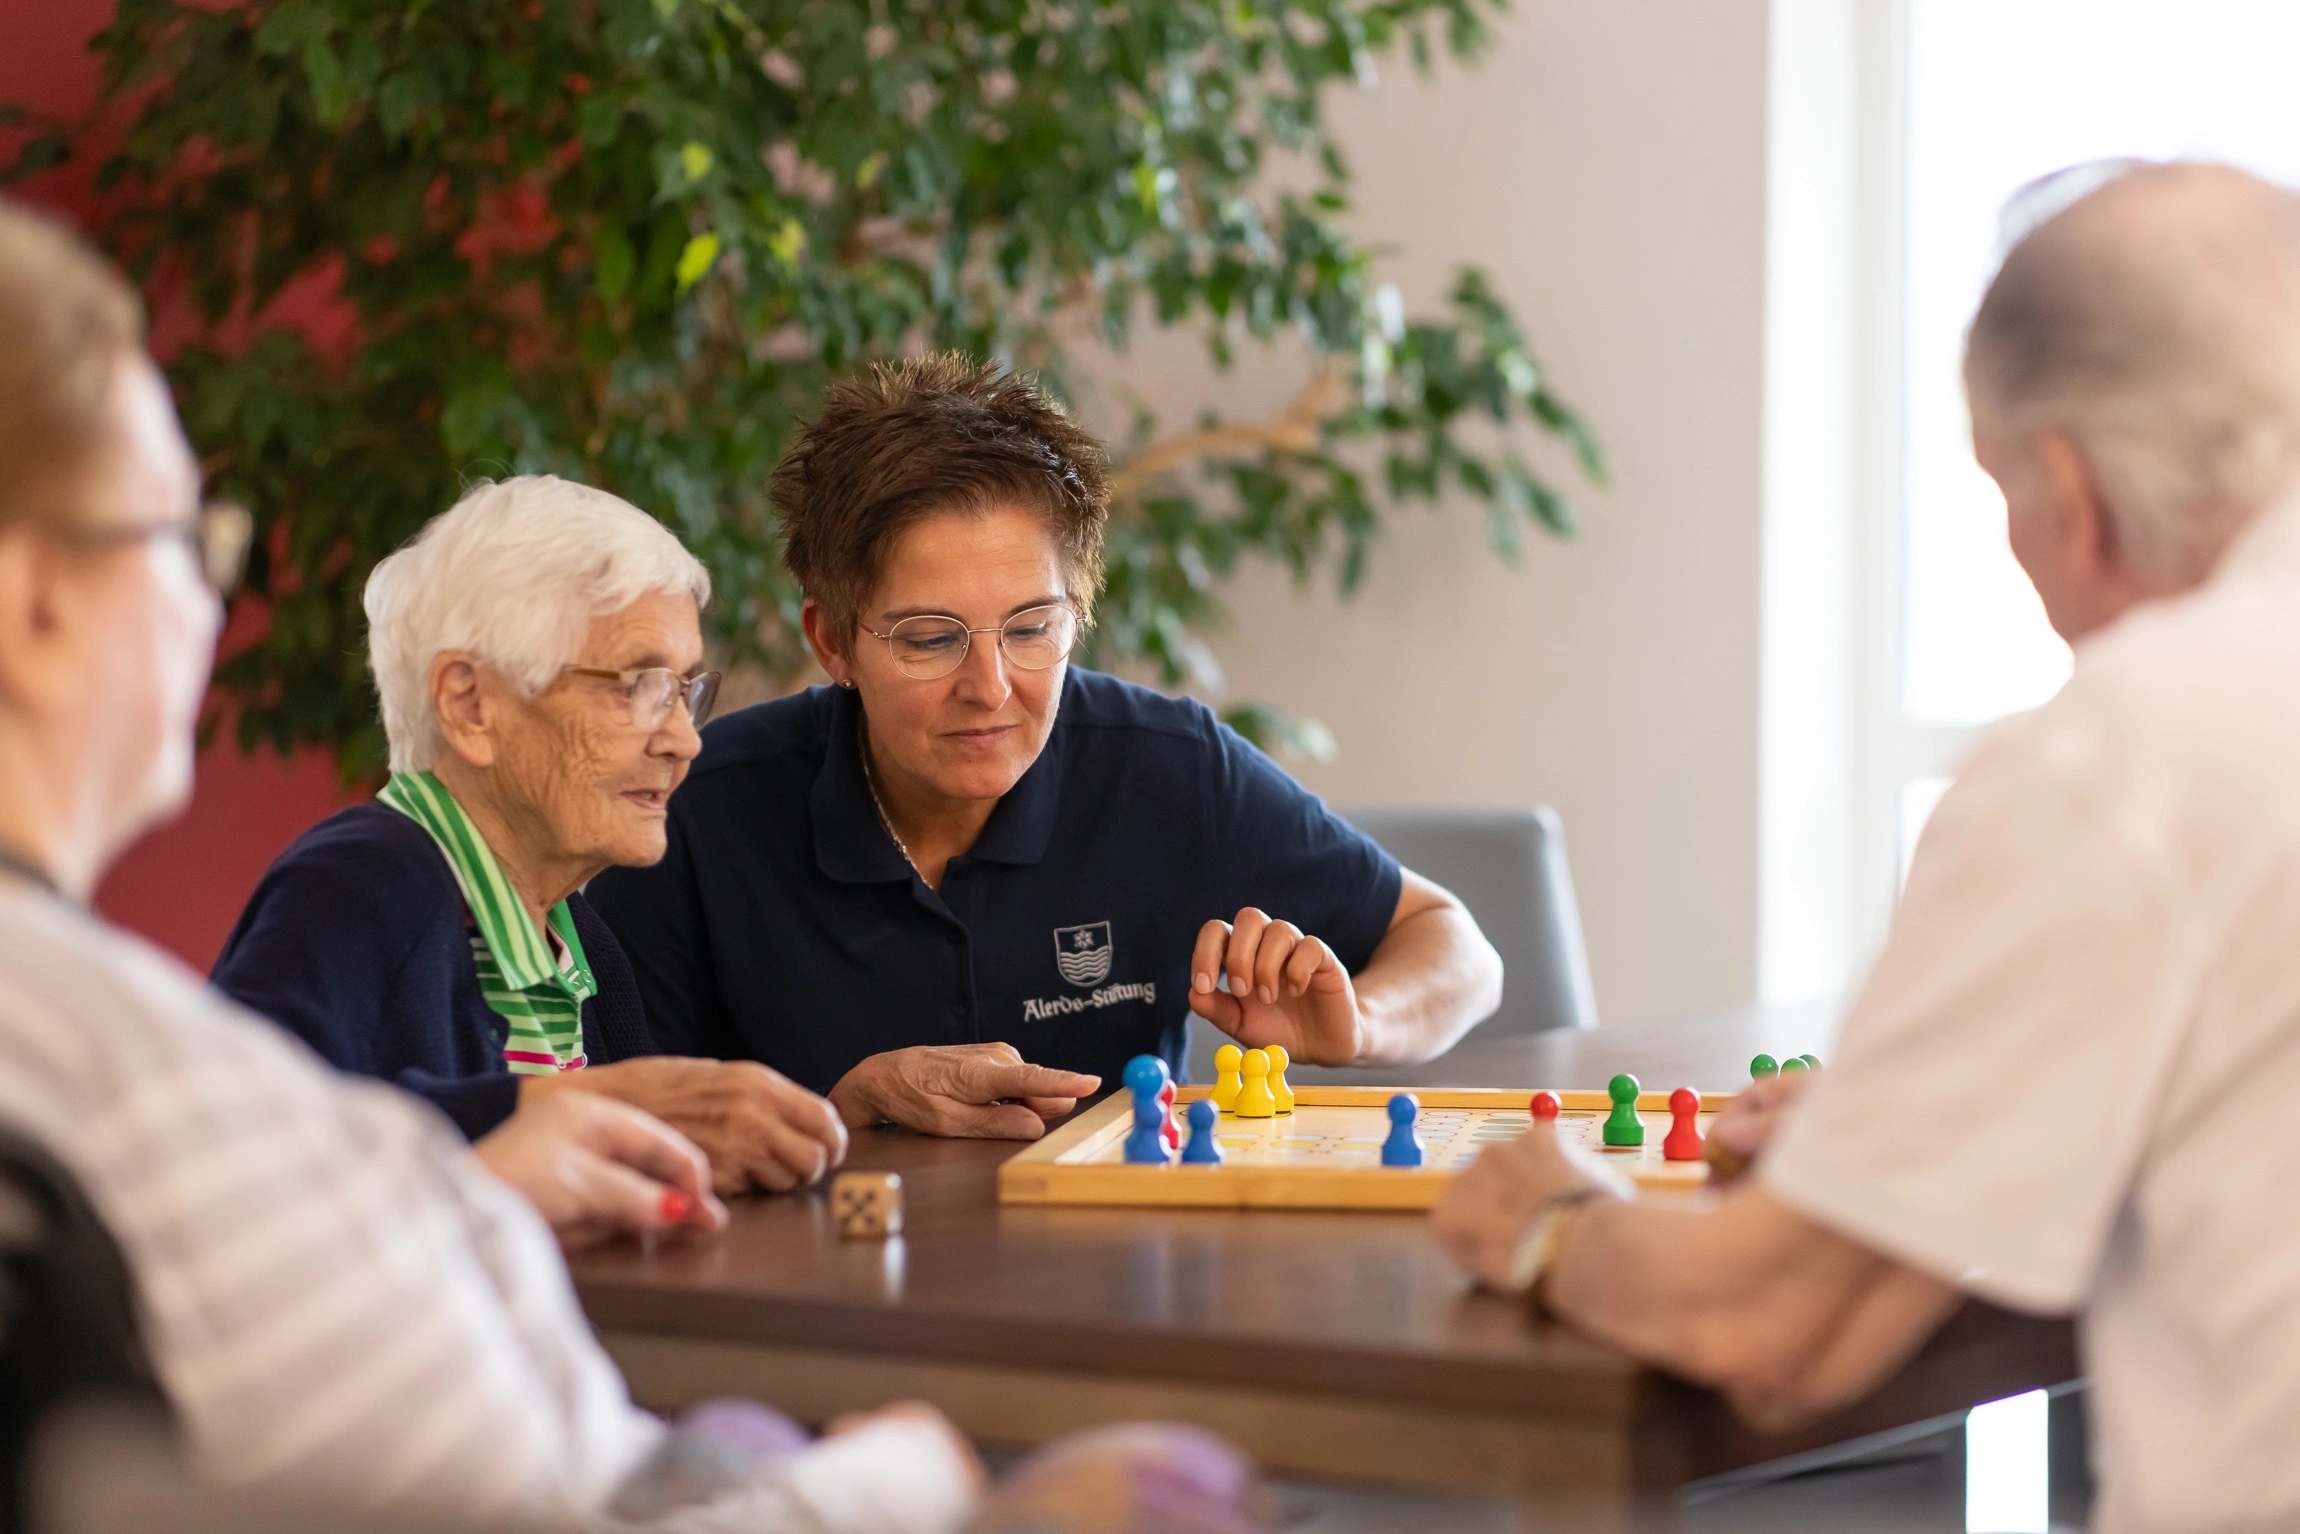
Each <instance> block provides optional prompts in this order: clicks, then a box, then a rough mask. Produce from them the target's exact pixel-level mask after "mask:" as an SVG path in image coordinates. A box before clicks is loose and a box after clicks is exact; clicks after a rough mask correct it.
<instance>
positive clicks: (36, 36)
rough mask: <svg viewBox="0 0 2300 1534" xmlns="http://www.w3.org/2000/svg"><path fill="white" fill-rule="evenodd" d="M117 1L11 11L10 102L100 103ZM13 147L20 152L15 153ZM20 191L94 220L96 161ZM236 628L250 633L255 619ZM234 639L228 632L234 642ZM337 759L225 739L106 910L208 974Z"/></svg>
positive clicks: (136, 854) (0, 73)
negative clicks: (101, 41) (90, 169)
mask: <svg viewBox="0 0 2300 1534" xmlns="http://www.w3.org/2000/svg"><path fill="white" fill-rule="evenodd" d="M113 3H114V0H30V3H22V4H8V5H6V6H0V101H6V102H14V103H17V104H19V105H22V106H27V107H30V108H33V109H34V110H36V111H43V112H65V113H77V112H81V111H84V110H86V109H87V108H88V107H89V106H91V105H92V104H93V103H94V101H95V97H96V81H97V71H96V64H95V61H94V59H93V58H91V57H90V56H89V54H88V52H87V42H88V38H89V37H90V35H91V34H93V33H94V32H95V31H96V30H97V29H98V28H100V27H102V26H103V25H104V24H105V23H106V22H107V21H109V20H110V19H111V16H112V7H113ZM10 152H13V151H12V146H10ZM16 195H19V196H22V197H24V198H25V199H26V200H28V201H33V202H38V203H42V204H44V205H46V206H48V207H50V208H52V209H55V210H56V211H58V212H61V213H63V214H65V215H66V216H68V217H71V218H72V219H74V220H75V221H76V222H80V223H83V224H84V223H85V222H86V215H87V212H88V209H89V206H90V190H89V182H88V173H87V170H86V168H85V167H84V166H79V167H67V168H66V169H65V170H64V171H62V172H60V173H57V174H55V175H51V176H45V177H42V178H40V180H39V181H37V182H34V183H30V184H27V185H26V186H24V187H21V188H18V189H17V192H16ZM233 630H234V631H235V632H236V633H238V634H244V633H245V632H246V625H245V623H244V622H242V623H235V624H234V625H233ZM233 638H234V635H233V634H227V635H226V637H225V643H227V644H229V643H231V642H232V640H233ZM345 802H346V801H345V800H344V799H343V797H342V796H341V794H340V793H339V792H338V790H337V788H336V783H335V770H334V766H333V763H332V762H331V761H330V760H329V759H328V758H327V757H326V756H325V755H324V754H319V753H312V754H307V755H304V756H301V757H299V758H297V759H296V760H295V761H293V762H283V761H280V760H279V759H278V758H276V757H272V756H268V755H267V756H259V757H253V758H245V757H242V756H240V754H239V753H238V751H237V750H236V749H235V748H233V747H232V746H230V745H229V744H221V745H218V746H216V747H215V748H213V749H211V750H209V751H207V752H206V753H204V754H203V755H202V756H201V758H200V768H199V786H198V789H197V791H196V792H195V793H194V795H193V799H192V806H191V809H190V810H189V811H187V812H186V813H185V815H184V816H183V818H182V819H180V820H178V821H176V822H175V823H174V824H173V825H169V826H164V827H162V828H160V829H159V830H157V831H154V832H153V833H152V834H151V835H149V836H147V837H145V838H144V839H143V840H142V841H140V842H138V843H137V844H136V845H135V846H134V847H132V848H130V849H129V850H128V853H127V855H126V856H125V857H123V858H121V859H120V861H119V862H118V863H117V864H116V865H114V867H113V869H112V872H111V874H110V876H109V877H108V878H106V879H105V880H104V884H103V887H102V889H100V890H99V891H98V892H97V895H96V904H97V906H98V908H99V909H101V910H102V911H103V912H104V914H105V915H107V916H109V917H111V918H112V919H113V920H114V921H117V922H120V923H121V924H123V925H125V926H128V927H132V928H134V929H135V930H136V931H138V932H141V933H143V934H144V935H145V936H147V937H150V938H152V939H153V940H154V941H156V942H158V943H160V944H162V945H163V946H165V947H167V948H170V949H173V950H174V951H175V952H176V953H177V954H178V955H180V956H181V957H183V958H184V959H185V960H186V961H187V962H189V963H191V964H192V965H194V966H196V967H197V968H199V969H201V970H205V969H207V968H208V967H209V965H211V964H212V963H213V962H214V961H215V957H216V952H217V950H218V949H220V948H221V947H222V946H223V942H224V938H225V937H226V935H228V934H229V933H230V931H231V929H232V922H233V921H234V920H235V919H237V917H238V916H239V913H240V907H241V906H242V905H244V904H245V903H246V902H247V898H248V895H249V893H250V892H251V891H253V890H254V889H255V885H256V880H257V879H258V878H260V877H261V876H262V874H263V871H264V869H265V868H266V867H267V866H268V865H269V864H270V863H271V860H272V859H273V858H275V857H277V856H278V855H279V854H280V852H281V850H282V849H283V848H285V847H286V846H287V844H288V843H289V842H291V841H293V840H294V839H295V838H296V836H297V834H298V833H300V832H301V831H303V830H304V828H305V827H307V826H309V825H311V824H312V823H313V822H314V821H317V820H320V819H323V818H324V817H326V816H327V815H329V814H332V813H333V812H334V811H336V810H337V809H339V808H341V807H342V806H343V804H344V803H345Z"/></svg>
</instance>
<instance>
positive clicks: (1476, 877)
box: [1342, 805, 1597, 1038]
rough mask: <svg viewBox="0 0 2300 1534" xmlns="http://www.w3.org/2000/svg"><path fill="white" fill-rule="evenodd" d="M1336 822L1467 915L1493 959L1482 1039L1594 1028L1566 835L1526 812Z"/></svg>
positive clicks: (1428, 813)
mask: <svg viewBox="0 0 2300 1534" xmlns="http://www.w3.org/2000/svg"><path fill="white" fill-rule="evenodd" d="M1342 818H1343V819H1345V820H1347V821H1349V822H1350V823H1351V824H1352V825H1354V826H1356V827H1357V828H1358V829H1359V830H1361V831H1363V832H1365V833H1366V835H1368V836H1370V837H1372V838H1373V839H1374V840H1375V841H1377V842H1379V843H1381V844H1382V847H1383V848H1384V849H1385V850H1386V851H1387V852H1388V853H1389V854H1390V856H1391V857H1394V858H1396V859H1397V860H1398V861H1399V862H1400V863H1403V864H1404V865H1405V866H1406V867H1408V868H1410V869H1412V870H1413V871H1414V872H1415V873H1417V874H1420V875H1421V876H1422V877H1423V878H1425V879H1429V880H1431V881H1433V882H1435V883H1438V884H1442V885H1444V886H1445V887H1446V888H1447V889H1449V890H1451V891H1453V893H1454V894H1455V895H1456V896H1457V897H1459V898H1460V900H1461V903H1462V904H1463V905H1465V906H1468V907H1469V910H1470V914H1471V915H1472V916H1475V917H1476V918H1477V924H1478V925H1479V926H1480V927H1482V928H1484V929H1485V935H1486V939H1487V941H1489V942H1491V943H1492V944H1493V946H1494V949H1495V951H1497V952H1498V953H1500V955H1501V964H1502V994H1501V1010H1500V1011H1498V1012H1496V1013H1495V1014H1494V1015H1493V1016H1492V1017H1490V1018H1488V1019H1487V1020H1486V1021H1485V1022H1483V1023H1480V1024H1479V1025H1478V1034H1479V1036H1480V1037H1487V1038H1490V1037H1494V1036H1496V1035H1502V1034H1519V1033H1543V1032H1546V1031H1548V1030H1549V1029H1552V1028H1594V1027H1596V1026H1597V998H1596V995H1595V993H1594V992H1593V991H1592V990H1591V989H1590V984H1589V952H1588V949H1587V948H1586V947H1585V946H1584V945H1583V942H1582V937H1581V906H1580V904H1579V903H1578V902H1577V901H1576V900H1575V899H1574V896H1573V874H1572V872H1571V870H1570V869H1568V868H1567V866H1566V862H1565V828H1564V826H1562V825H1561V824H1559V822H1558V818H1557V813H1556V812H1555V811H1554V810H1551V809H1550V808H1549V807H1548V806H1546V805H1535V806H1534V807H1533V808H1531V809H1492V810H1484V809H1377V810H1345V811H1343V812H1342Z"/></svg>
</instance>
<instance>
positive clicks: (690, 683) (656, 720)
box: [559, 666, 719, 734]
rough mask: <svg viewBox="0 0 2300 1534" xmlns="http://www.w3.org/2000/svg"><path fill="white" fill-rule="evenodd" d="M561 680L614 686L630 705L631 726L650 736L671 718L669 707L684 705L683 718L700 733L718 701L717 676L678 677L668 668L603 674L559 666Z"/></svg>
mask: <svg viewBox="0 0 2300 1534" xmlns="http://www.w3.org/2000/svg"><path fill="white" fill-rule="evenodd" d="M559 670H560V674H561V675H563V676H595V677H599V678H601V679H603V680H605V681H609V682H613V683H615V684H616V686H617V688H618V690H620V691H621V692H622V694H623V696H624V697H625V698H626V699H628V700H629V701H630V704H631V724H632V727H633V728H635V729H638V730H642V731H645V732H646V733H648V734H653V733H654V732H655V731H657V730H659V729H661V728H662V727H663V721H664V720H666V719H668V718H670V717H671V708H672V705H674V704H677V703H682V702H683V703H685V704H686V707H687V717H688V718H689V719H692V720H693V721H694V722H695V728H696V729H698V730H699V729H701V728H702V727H703V726H704V725H706V724H708V723H709V722H710V719H711V709H712V707H713V706H714V705H715V704H717V702H718V701H719V673H718V672H716V671H698V672H697V673H695V674H694V675H693V676H681V675H679V673H678V672H676V671H673V670H672V669H671V668H670V667H668V666H645V667H642V668H640V669H639V670H637V671H604V670H601V669H600V668H599V667H597V666H561V667H560V668H559Z"/></svg>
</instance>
